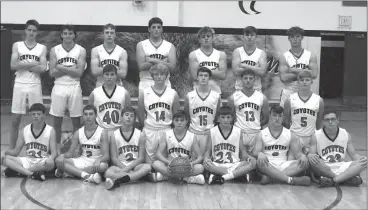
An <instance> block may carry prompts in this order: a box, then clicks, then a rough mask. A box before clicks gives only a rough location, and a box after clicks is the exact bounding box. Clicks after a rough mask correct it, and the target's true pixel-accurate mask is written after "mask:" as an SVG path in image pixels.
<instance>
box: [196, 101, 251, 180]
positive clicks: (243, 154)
mask: <svg viewBox="0 0 368 210" xmlns="http://www.w3.org/2000/svg"><path fill="white" fill-rule="evenodd" d="M233 119H234V112H233V111H232V109H231V107H229V106H223V107H221V108H220V109H219V111H218V122H219V125H218V126H215V127H213V128H211V130H210V134H209V137H208V141H207V147H206V152H205V155H204V157H205V158H204V161H203V165H204V168H205V169H206V170H207V171H208V172H209V173H210V176H209V179H208V184H223V183H224V182H225V181H227V180H231V179H234V178H238V177H239V178H240V177H245V176H246V174H248V173H249V172H250V171H252V170H253V169H255V168H256V160H255V158H254V157H252V156H250V155H249V154H248V153H247V149H246V146H247V145H244V144H243V141H241V139H242V135H243V134H242V131H241V129H240V128H238V127H235V126H233V125H232V124H231V123H232V121H233ZM248 181H249V180H248Z"/></svg>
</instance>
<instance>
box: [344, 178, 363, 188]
mask: <svg viewBox="0 0 368 210" xmlns="http://www.w3.org/2000/svg"><path fill="white" fill-rule="evenodd" d="M362 183H363V180H362V177H360V176H354V177H352V178H350V179H348V180H346V181H345V182H344V184H345V185H350V186H359V185H361V184H362Z"/></svg>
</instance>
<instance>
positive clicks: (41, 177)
mask: <svg viewBox="0 0 368 210" xmlns="http://www.w3.org/2000/svg"><path fill="white" fill-rule="evenodd" d="M31 178H32V179H34V180H38V181H45V180H46V177H45V175H44V174H43V173H41V172H33V174H32V175H31Z"/></svg>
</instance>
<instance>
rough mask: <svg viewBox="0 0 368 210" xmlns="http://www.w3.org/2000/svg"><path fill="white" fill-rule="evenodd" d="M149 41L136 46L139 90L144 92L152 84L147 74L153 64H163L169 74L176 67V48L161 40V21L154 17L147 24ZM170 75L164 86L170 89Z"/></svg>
mask: <svg viewBox="0 0 368 210" xmlns="http://www.w3.org/2000/svg"><path fill="white" fill-rule="evenodd" d="M148 32H149V39H146V40H143V41H141V42H139V43H138V44H137V48H136V58H137V65H138V69H139V72H140V73H139V77H140V82H139V90H145V89H147V88H149V87H151V86H152V85H153V83H154V81H153V80H152V77H151V75H150V73H149V70H150V68H151V67H152V66H153V65H155V64H164V65H166V66H167V67H168V68H169V72H171V71H173V70H174V69H175V67H176V48H175V47H174V45H173V44H172V43H170V42H168V41H166V40H164V39H163V38H162V32H163V28H162V20H161V19H160V18H158V17H154V18H152V19H150V20H149V22H148ZM169 77H170V73H169V74H168V76H167V77H166V81H165V85H166V86H168V87H171V83H170V81H169Z"/></svg>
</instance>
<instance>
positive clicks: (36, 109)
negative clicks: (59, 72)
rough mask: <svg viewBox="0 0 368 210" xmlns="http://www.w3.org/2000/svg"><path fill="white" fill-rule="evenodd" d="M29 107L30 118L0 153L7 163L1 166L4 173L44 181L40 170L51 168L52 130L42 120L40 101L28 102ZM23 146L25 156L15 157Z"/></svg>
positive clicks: (42, 113)
mask: <svg viewBox="0 0 368 210" xmlns="http://www.w3.org/2000/svg"><path fill="white" fill-rule="evenodd" d="M29 111H30V113H31V116H32V121H33V122H32V123H31V124H29V125H26V126H25V127H24V128H23V129H22V130H21V131H20V133H19V134H20V135H19V138H18V141H17V142H16V146H15V148H14V149H11V150H7V151H5V152H3V153H2V154H1V163H2V165H5V166H7V167H8V168H6V169H5V170H4V175H5V177H15V176H19V175H25V176H30V177H31V178H32V179H35V180H39V181H44V180H45V179H46V178H45V175H44V172H47V171H52V170H53V169H54V168H55V163H54V159H55V157H56V156H57V151H56V140H55V138H56V136H55V130H54V129H53V128H52V127H51V126H49V125H47V124H46V122H45V112H46V107H45V106H44V105H43V104H40V103H35V104H32V106H31V107H30V110H29ZM23 146H26V156H25V157H19V156H18V155H19V153H20V152H21V150H22V148H23ZM50 153H51V154H50Z"/></svg>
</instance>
